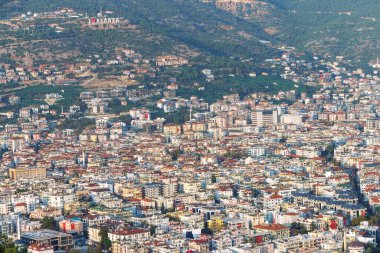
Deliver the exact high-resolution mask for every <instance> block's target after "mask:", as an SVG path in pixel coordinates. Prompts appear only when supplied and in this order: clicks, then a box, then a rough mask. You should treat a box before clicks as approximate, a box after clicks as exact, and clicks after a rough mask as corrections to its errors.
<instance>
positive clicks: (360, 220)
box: [351, 216, 368, 226]
mask: <svg viewBox="0 0 380 253" xmlns="http://www.w3.org/2000/svg"><path fill="white" fill-rule="evenodd" d="M367 220H368V219H367V217H365V216H359V217H357V218H355V219H353V220H352V221H351V225H352V226H359V225H360V222H362V221H367Z"/></svg>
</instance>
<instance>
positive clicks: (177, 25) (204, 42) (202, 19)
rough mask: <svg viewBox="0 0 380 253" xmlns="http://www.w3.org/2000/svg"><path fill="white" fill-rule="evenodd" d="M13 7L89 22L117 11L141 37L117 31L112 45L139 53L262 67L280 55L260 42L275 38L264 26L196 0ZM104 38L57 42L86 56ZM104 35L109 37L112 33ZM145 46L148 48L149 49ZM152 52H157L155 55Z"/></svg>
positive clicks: (41, 2) (43, 1)
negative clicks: (178, 52) (187, 54)
mask: <svg viewBox="0 0 380 253" xmlns="http://www.w3.org/2000/svg"><path fill="white" fill-rule="evenodd" d="M9 6H10V7H8V13H10V14H19V13H20V12H26V11H32V12H43V11H49V10H51V9H57V8H60V7H70V8H73V9H75V10H78V11H81V12H83V13H88V14H89V16H94V15H95V13H96V12H98V11H99V10H100V9H101V8H103V9H106V10H110V11H113V12H114V13H115V14H116V15H117V16H120V17H124V18H127V19H128V20H129V21H130V22H131V23H132V24H136V25H137V26H138V29H139V30H140V31H141V32H140V33H139V34H130V33H126V32H124V31H118V32H119V33H118V35H116V36H113V37H112V43H115V44H116V46H118V41H120V42H122V43H124V44H129V45H131V46H132V47H133V46H136V47H139V49H140V50H139V51H151V52H146V53H152V54H153V53H154V52H153V51H155V53H156V54H161V53H167V51H170V50H172V49H173V48H178V46H185V47H187V48H188V49H190V50H195V51H198V52H202V53H204V54H205V55H210V56H223V57H224V56H227V57H229V56H238V57H243V58H245V57H254V60H255V61H257V62H258V61H260V60H262V59H264V58H266V57H270V56H271V55H274V54H275V53H276V52H275V51H274V50H273V49H271V48H268V47H266V46H263V45H262V44H261V43H260V42H259V40H262V39H269V38H270V36H268V35H267V34H266V33H265V32H264V31H263V30H262V29H261V27H260V26H259V25H255V24H252V23H251V22H248V21H246V20H243V19H240V18H237V17H236V16H234V15H231V14H229V13H226V12H224V11H221V10H219V9H216V8H214V7H213V6H211V5H207V4H202V3H200V2H199V1H197V0H145V1H137V0H124V1H117V0H111V1H102V0H99V1H94V0H84V1H72V0H64V1H57V0H49V1H48V0H33V1H22V2H14V4H11V5H9ZM71 28H73V27H71ZM99 33H101V32H98V34H97V35H93V32H89V34H87V33H83V32H81V31H79V32H78V31H76V30H75V29H74V31H73V33H70V34H68V36H66V37H65V36H62V35H61V37H60V38H56V39H59V40H58V42H60V44H61V46H62V47H63V48H67V47H69V48H72V49H73V50H74V51H78V52H79V53H83V51H85V50H86V49H84V48H81V47H82V46H83V45H86V44H87V43H88V42H89V41H92V42H93V43H94V46H95V49H96V48H97V47H98V44H99V43H102V41H101V38H100V37H102V34H100V35H99ZM103 35H104V36H109V34H107V32H104V34H103ZM74 37H75V40H73V39H74ZM147 38H148V39H147ZM157 41H158V42H157ZM56 42H57V41H56ZM146 42H147V45H146V46H144V44H145V43H146ZM105 43H110V41H105ZM154 44H156V45H154ZM152 48H154V49H157V50H151V49H152ZM99 49H100V50H103V49H104V48H101V47H99ZM169 49H170V50H169ZM142 53H144V52H142Z"/></svg>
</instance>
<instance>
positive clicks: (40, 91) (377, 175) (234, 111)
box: [0, 8, 380, 253]
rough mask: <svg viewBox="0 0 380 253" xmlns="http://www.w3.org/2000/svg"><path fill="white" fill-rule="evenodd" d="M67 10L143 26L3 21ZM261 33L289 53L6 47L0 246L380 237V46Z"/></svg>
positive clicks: (361, 248)
mask: <svg viewBox="0 0 380 253" xmlns="http://www.w3.org/2000/svg"><path fill="white" fill-rule="evenodd" d="M61 19H62V20H64V21H59V22H64V24H65V25H67V24H69V25H78V27H79V29H83V30H84V29H90V30H98V29H99V30H102V29H110V30H112V29H132V30H133V29H138V25H137V24H134V23H133V22H131V21H129V20H127V19H125V18H121V17H117V16H116V15H114V13H113V12H112V11H101V12H99V13H98V14H97V15H96V17H91V16H88V14H87V13H82V12H77V11H75V10H73V9H70V8H61V9H59V10H55V11H50V12H43V13H32V12H30V13H23V14H22V15H18V16H16V17H14V18H13V19H10V20H6V19H4V20H3V21H2V22H0V24H1V25H6V27H8V28H7V29H9V30H8V31H7V32H6V33H7V34H12V33H20V30H28V34H27V35H25V36H32V34H33V31H34V30H33V29H35V30H38V29H39V27H38V26H37V25H31V22H32V23H33V22H35V20H40V21H39V22H41V20H42V21H43V22H47V23H49V24H48V27H49V29H52V31H53V32H54V33H56V34H60V33H65V32H67V28H65V27H63V26H60V25H58V21H57V20H61ZM49 31H50V30H49ZM0 33H1V32H0ZM2 36H3V35H2ZM9 36H10V35H9ZM0 42H1V40H0ZM260 43H261V44H263V45H265V46H266V47H268V48H269V49H271V50H278V52H279V53H278V54H277V55H276V56H274V57H268V58H266V59H264V60H263V61H261V62H260V65H259V67H254V68H253V67H252V68H250V67H247V69H246V70H244V69H243V68H241V67H239V68H237V67H236V68H227V67H218V66H213V67H212V68H211V67H210V68H207V66H203V65H202V66H201V65H197V64H199V62H198V61H197V58H195V57H190V56H188V55H186V54H183V53H178V54H172V53H166V54H165V53H160V54H157V55H154V56H151V55H148V53H146V54H144V52H139V51H138V50H137V49H135V47H133V46H129V45H125V46H124V47H117V48H107V50H105V51H104V52H105V53H103V54H102V53H99V54H91V53H89V54H87V55H83V54H82V55H80V56H76V61H74V62H64V63H63V62H61V61H59V60H57V61H56V62H54V60H53V61H51V60H47V59H46V62H43V61H41V60H39V61H36V62H31V63H30V64H29V63H25V65H22V64H19V63H17V60H15V59H16V58H15V57H13V58H12V59H13V60H12V61H11V60H5V59H3V58H0V84H1V85H3V87H2V88H0V125H1V129H0V130H1V131H0V148H1V152H0V153H1V163H0V236H1V238H0V252H6V253H8V252H9V253H11V252H31V253H53V252H68V253H77V252H82V253H86V252H89V253H91V252H115V253H129V252H131V253H134V252H136V253H174V252H181V253H182V252H183V253H185V252H186V253H206V252H217V253H248V252H253V253H285V252H289V253H311V252H326V253H327V252H349V253H360V252H363V253H364V252H380V251H379V250H380V247H378V243H379V239H380V228H379V224H380V212H379V211H380V113H379V108H380V104H379V103H380V102H379V101H380V62H379V58H378V57H377V59H372V60H371V61H370V62H369V63H367V67H366V68H363V67H361V66H356V65H355V64H354V63H353V62H352V61H351V60H348V59H346V57H344V56H332V55H318V54H316V53H313V54H310V55H306V54H305V53H302V52H301V51H299V50H297V49H296V48H295V47H290V46H284V45H277V44H274V43H271V42H269V41H261V42H260ZM0 48H1V46H0ZM239 62H240V63H239V64H242V65H247V66H250V64H251V62H253V60H252V59H239ZM194 66H196V67H197V68H199V73H198V72H197V74H196V75H195V74H194V76H193V74H192V73H193V72H191V71H192V67H194ZM239 66H240V65H239ZM181 71H182V72H186V71H187V73H190V74H187V75H186V77H184V76H183V75H181V74H178V72H181ZM244 71H246V73H245V72H244ZM241 72H244V77H241V76H243V74H241ZM236 78H240V79H236ZM189 80H190V81H189ZM234 80H239V81H238V82H237V83H238V84H236V85H235V84H234V82H235V81H234ZM224 82H226V83H224ZM229 85H230V86H229Z"/></svg>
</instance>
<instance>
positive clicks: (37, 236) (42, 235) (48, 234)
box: [21, 229, 71, 241]
mask: <svg viewBox="0 0 380 253" xmlns="http://www.w3.org/2000/svg"><path fill="white" fill-rule="evenodd" d="M68 236H71V235H70V234H67V233H62V232H59V231H55V230H50V229H41V230H37V231H30V232H25V233H22V234H21V237H24V238H28V239H30V240H36V241H41V240H49V239H52V238H57V237H68Z"/></svg>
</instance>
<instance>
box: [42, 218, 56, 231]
mask: <svg viewBox="0 0 380 253" xmlns="http://www.w3.org/2000/svg"><path fill="white" fill-rule="evenodd" d="M41 223H42V228H44V229H55V221H54V218H53V217H47V216H45V217H44V218H42V220H41Z"/></svg>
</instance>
